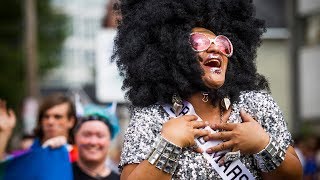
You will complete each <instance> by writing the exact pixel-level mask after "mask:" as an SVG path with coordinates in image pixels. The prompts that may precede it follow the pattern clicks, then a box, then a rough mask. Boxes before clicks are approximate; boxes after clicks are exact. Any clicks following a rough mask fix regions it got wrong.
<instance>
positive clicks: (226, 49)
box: [214, 35, 233, 56]
mask: <svg viewBox="0 0 320 180" xmlns="http://www.w3.org/2000/svg"><path fill="white" fill-rule="evenodd" d="M214 43H215V44H216V45H217V46H218V47H219V49H220V51H221V52H222V53H223V54H225V55H227V56H231V55H232V51H233V47H232V44H231V42H230V40H229V39H228V38H227V37H225V36H222V35H220V36H217V37H216V39H215V42H214Z"/></svg>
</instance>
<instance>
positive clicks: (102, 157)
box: [72, 105, 120, 180]
mask: <svg viewBox="0 0 320 180" xmlns="http://www.w3.org/2000/svg"><path fill="white" fill-rule="evenodd" d="M118 132H119V124H118V119H117V118H116V117H115V116H114V115H112V114H111V113H109V112H108V111H107V110H106V109H104V108H102V107H100V106H97V105H87V106H85V108H84V114H83V115H82V117H80V118H79V121H78V124H77V125H76V128H75V130H74V135H75V145H76V147H77V151H78V155H79V156H78V160H77V161H76V162H74V163H73V164H72V166H73V176H74V179H75V180H102V179H103V180H116V179H120V176H119V175H118V174H116V173H115V172H113V171H112V170H111V169H110V168H109V167H107V166H106V159H107V155H108V152H109V147H110V143H111V140H112V139H113V138H114V137H115V136H116V134H117V133H118Z"/></svg>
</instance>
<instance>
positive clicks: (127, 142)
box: [119, 91, 292, 180]
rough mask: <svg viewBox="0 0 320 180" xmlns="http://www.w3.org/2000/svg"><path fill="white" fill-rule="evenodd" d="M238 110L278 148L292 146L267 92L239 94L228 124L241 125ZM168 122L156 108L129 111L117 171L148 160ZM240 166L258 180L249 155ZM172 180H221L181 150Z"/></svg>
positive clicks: (190, 152)
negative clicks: (253, 120) (241, 110)
mask: <svg viewBox="0 0 320 180" xmlns="http://www.w3.org/2000/svg"><path fill="white" fill-rule="evenodd" d="M240 108H243V109H244V110H245V111H246V112H248V113H249V114H250V115H251V116H252V117H254V119H256V120H257V121H258V122H259V123H260V124H261V125H262V127H263V128H264V129H265V130H266V131H267V132H268V133H269V134H270V135H271V136H272V137H273V138H275V139H276V140H277V141H278V142H279V143H280V145H281V146H282V147H286V148H287V147H288V146H289V145H290V144H291V143H292V138H291V134H290V132H289V131H288V129H287V124H286V122H285V121H284V119H283V115H282V112H281V111H280V109H279V107H278V105H277V104H276V103H275V101H274V100H273V98H272V97H271V96H270V95H269V94H268V93H267V92H264V91H259V92H258V91H250V92H242V93H241V95H240V98H239V102H236V103H233V104H232V112H231V115H230V118H229V121H228V122H232V123H241V122H242V120H241V118H240V115H239V111H240ZM168 120H169V116H168V114H167V113H166V112H165V111H164V109H163V108H162V106H160V105H151V106H149V107H145V108H137V107H135V108H133V109H132V117H131V120H130V123H129V126H128V129H127V130H126V133H125V137H124V146H123V149H122V153H121V161H120V165H119V167H120V170H122V168H123V166H124V165H126V164H132V163H140V162H141V161H143V160H146V159H147V158H148V157H147V156H148V155H149V153H150V151H151V150H152V148H153V147H152V146H153V143H154V141H155V139H156V137H157V135H158V134H159V133H160V131H161V128H162V124H163V123H165V122H167V121H168ZM241 162H242V163H243V164H244V165H245V166H246V167H247V168H248V169H249V171H250V172H251V173H252V174H253V175H254V177H255V178H256V179H262V178H261V176H260V173H261V172H260V171H259V169H258V168H257V165H256V162H255V160H254V158H253V156H252V155H242V156H241ZM172 179H198V180H205V179H221V177H220V176H219V175H218V173H217V172H216V171H215V170H214V169H213V168H212V166H211V164H209V163H208V162H207V160H206V159H205V158H204V157H203V156H202V154H201V153H196V152H194V151H193V150H191V149H190V148H185V149H184V152H183V153H182V154H181V155H180V160H179V166H178V168H177V170H176V172H175V173H174V175H173V176H172Z"/></svg>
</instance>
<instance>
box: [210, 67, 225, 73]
mask: <svg viewBox="0 0 320 180" xmlns="http://www.w3.org/2000/svg"><path fill="white" fill-rule="evenodd" d="M210 71H211V72H212V73H213V74H221V71H222V70H221V69H220V68H217V67H213V68H211V69H210Z"/></svg>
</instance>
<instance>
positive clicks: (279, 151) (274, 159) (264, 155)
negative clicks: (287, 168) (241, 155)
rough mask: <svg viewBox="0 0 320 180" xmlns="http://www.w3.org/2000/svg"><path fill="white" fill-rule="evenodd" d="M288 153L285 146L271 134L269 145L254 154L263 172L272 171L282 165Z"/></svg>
mask: <svg viewBox="0 0 320 180" xmlns="http://www.w3.org/2000/svg"><path fill="white" fill-rule="evenodd" d="M285 155H286V151H285V148H283V147H280V144H279V143H278V142H277V141H276V140H275V139H274V138H272V137H271V136H270V140H269V143H268V145H267V146H266V147H265V148H264V149H263V150H261V151H260V152H258V153H257V154H254V158H255V159H256V161H257V164H258V167H259V168H260V169H261V171H262V172H271V171H273V170H275V169H276V168H277V167H279V166H280V164H281V163H282V161H283V160H284V158H285Z"/></svg>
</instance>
